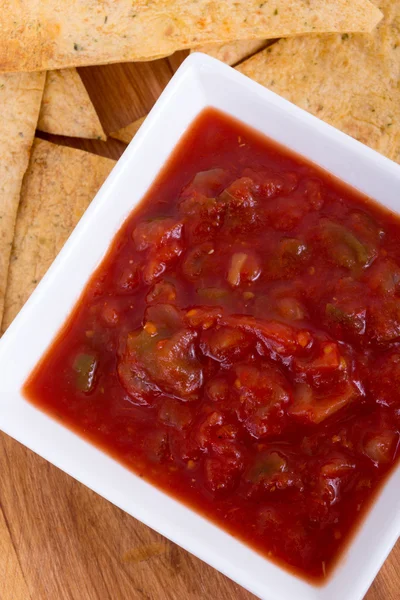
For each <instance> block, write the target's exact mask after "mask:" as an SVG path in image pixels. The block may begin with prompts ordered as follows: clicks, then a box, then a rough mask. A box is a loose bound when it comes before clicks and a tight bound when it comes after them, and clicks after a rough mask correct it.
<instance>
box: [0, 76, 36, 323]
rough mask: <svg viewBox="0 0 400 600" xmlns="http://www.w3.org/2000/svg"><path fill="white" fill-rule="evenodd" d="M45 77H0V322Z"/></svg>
mask: <svg viewBox="0 0 400 600" xmlns="http://www.w3.org/2000/svg"><path fill="white" fill-rule="evenodd" d="M44 81H45V73H3V74H0V106H1V121H0V319H1V317H2V314H3V307H4V294H5V291H6V283H7V273H8V265H9V260H10V253H11V245H12V240H13V236H14V227H15V218H16V215H17V210H18V204H19V201H20V192H21V185H22V179H23V177H24V173H25V171H26V169H27V167H28V162H29V153H30V150H31V146H32V142H33V138H34V135H35V129H36V124H37V120H38V116H39V110H40V103H41V100H42V94H43V87H44Z"/></svg>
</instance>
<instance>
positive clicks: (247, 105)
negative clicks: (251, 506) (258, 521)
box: [0, 54, 400, 600]
mask: <svg viewBox="0 0 400 600" xmlns="http://www.w3.org/2000/svg"><path fill="white" fill-rule="evenodd" d="M210 105H211V106H215V107H217V108H219V109H221V110H223V111H225V112H226V113H229V114H231V115H233V116H234V117H237V118H238V119H240V120H242V121H243V122H245V123H247V124H248V125H251V126H252V127H254V128H256V129H258V130H259V131H261V132H262V133H264V134H266V135H268V136H269V137H271V138H273V139H274V140H277V141H278V142H280V143H281V144H283V145H285V146H287V147H288V148H290V149H292V150H294V151H296V152H298V153H299V154H301V155H303V156H305V157H307V158H308V159H310V160H311V161H313V162H314V163H316V164H317V165H320V166H321V167H323V168H325V169H326V170H328V171H330V172H331V173H333V174H334V175H336V176H338V177H339V178H341V179H342V180H344V181H346V182H348V183H349V184H351V185H352V186H354V187H356V188H358V189H359V190H361V191H362V192H364V193H366V194H368V195H369V196H370V197H372V198H374V199H376V200H377V201H379V202H381V203H382V204H384V205H385V206H388V207H389V208H391V209H393V210H394V211H399V212H400V166H398V165H397V164H395V163H393V162H391V161H389V160H388V159H386V158H384V157H383V156H381V155H379V154H377V153H376V152H374V151H372V150H370V149H369V148H367V147H366V146H363V145H362V144H360V143H358V142H356V141H355V140H353V139H352V138H350V137H348V136H346V135H344V134H343V133H341V132H339V131H337V130H336V129H334V128H332V127H330V126H329V125H326V124H325V123H323V122H322V121H319V120H318V119H316V118H314V117H313V116H311V115H309V114H308V113H306V112H304V111H303V110H301V109H299V108H297V107H296V106H294V105H292V104H290V103H289V102H287V101H285V100H283V99H282V98H280V97H279V96H277V95H275V94H274V93H272V92H270V91H268V90H267V89H265V88H263V87H261V86H260V85H258V84H256V83H254V82H253V81H251V80H250V79H248V78H247V77H245V76H243V75H241V74H240V73H238V72H236V71H234V70H233V69H231V68H230V67H227V66H226V65H224V64H222V63H220V62H219V61H217V60H215V59H212V58H209V57H208V56H205V55H203V54H192V55H191V56H190V57H189V58H188V59H187V60H186V61H185V62H184V64H183V65H182V66H181V67H180V69H179V71H178V72H177V73H176V75H175V76H174V78H173V79H172V81H171V82H170V83H169V85H168V86H167V88H166V89H165V91H164V93H163V94H162V96H161V97H160V99H159V100H158V102H157V103H156V105H155V106H154V108H153V110H152V111H151V113H150V115H149V116H148V118H147V119H146V121H145V123H144V124H143V126H142V127H141V129H140V131H139V132H138V133H137V135H136V137H135V138H134V140H133V141H132V143H131V144H130V145H129V147H128V148H127V150H126V152H125V153H124V155H123V156H122V158H121V159H120V160H119V162H118V164H117V166H116V167H115V168H114V170H113V172H112V173H111V175H110V176H109V178H108V179H107V181H106V182H105V184H104V185H103V187H102V188H101V190H100V191H99V193H98V194H97V196H96V198H95V200H94V201H93V202H92V204H91V206H90V207H89V209H88V210H87V211H86V213H85V215H84V216H83V217H82V219H81V221H80V223H79V225H78V226H77V227H76V229H75V231H74V232H73V234H72V235H71V237H70V239H69V240H68V242H67V243H66V245H65V247H64V248H63V250H62V252H61V253H60V255H59V256H58V257H57V259H56V260H55V262H54V264H53V265H52V267H51V269H50V270H49V272H48V273H47V275H46V276H45V277H44V279H43V280H42V282H41V283H40V285H39V286H38V288H37V290H36V291H35V292H34V294H33V295H32V297H31V298H30V300H29V301H28V303H27V304H26V306H25V307H24V308H23V310H22V311H21V312H20V314H19V316H18V317H17V318H16V320H15V321H14V323H13V324H12V325H11V327H10V328H9V330H8V331H7V332H6V334H5V335H4V336H3V338H2V340H1V342H0V429H2V430H3V431H4V432H5V433H7V434H9V435H11V436H12V437H13V438H15V439H16V440H18V441H20V442H21V443H23V444H25V445H26V446H27V447H28V448H31V449H32V450H33V451H34V452H36V453H37V454H40V455H41V456H43V457H44V458H46V459H47V460H49V461H50V462H52V463H53V464H55V465H56V466H57V467H59V468H60V469H63V470H64V471H66V472H67V473H69V474H70V475H72V476H73V477H75V478H76V479H77V480H78V481H81V482H82V483H84V484H85V485H86V486H88V487H90V488H91V489H92V490H94V491H95V492H97V493H99V494H101V495H102V496H104V497H105V498H107V499H108V500H110V501H111V502H113V503H114V504H116V505H117V506H119V507H120V508H122V509H123V510H125V511H126V512H128V513H130V514H131V515H133V516H134V517H136V518H137V519H139V520H140V521H143V523H145V524H146V525H149V526H150V527H152V528H153V529H155V530H157V531H159V532H160V533H162V534H163V535H165V536H166V537H168V538H169V539H171V540H173V541H174V542H176V543H177V544H179V545H180V546H182V547H183V548H185V549H186V550H189V552H192V553H193V554H195V555H196V556H198V557H199V558H201V559H202V560H204V561H205V562H207V563H209V564H210V565H212V566H213V567H215V568H216V569H218V570H219V571H221V572H222V573H224V574H225V575H227V576H228V577H230V578H232V579H234V580H235V581H236V582H237V583H239V584H240V585H242V586H244V587H245V588H247V589H248V590H250V591H251V592H253V593H254V594H256V595H257V596H259V597H260V598H263V599H264V600H334V599H335V600H338V599H340V600H360V599H361V598H362V597H363V596H364V594H365V592H366V590H367V589H368V587H369V585H370V584H371V582H372V580H373V579H374V577H375V575H376V573H377V572H378V570H379V568H380V566H381V565H382V563H383V561H384V560H385V558H386V556H387V554H388V553H389V551H390V550H391V548H392V547H393V545H394V543H395V542H396V540H397V538H398V536H399V533H400V504H399V501H398V492H399V489H400V469H399V468H398V469H397V470H396V471H395V472H394V473H393V474H392V476H391V478H390V480H389V481H388V482H387V483H386V485H385V487H384V489H383V490H382V492H381V493H380V495H379V498H378V499H377V501H376V502H375V504H374V505H373V507H372V509H371V510H370V512H369V514H368V516H367V518H366V519H365V521H364V522H363V524H362V526H361V527H360V529H359V530H358V532H357V535H356V536H355V538H354V540H353V541H352V543H351V545H350V547H349V549H348V551H347V552H346V554H345V555H344V556H343V557H342V558H341V560H340V562H339V564H338V566H337V568H336V570H335V571H334V573H333V575H332V576H331V578H330V579H329V580H328V582H327V583H326V584H325V585H323V586H321V587H316V586H313V585H311V584H309V583H307V582H305V581H303V580H301V579H298V578H297V577H295V576H293V575H291V574H289V573H288V572H286V571H284V570H283V569H280V568H279V567H277V566H275V565H274V564H273V563H271V562H269V561H268V560H266V559H265V558H263V557H262V556H260V555H259V554H257V553H256V552H254V551H253V550H251V549H250V548H248V547H247V546H246V545H244V544H242V543H241V542H239V541H237V540H236V539H234V538H232V537H231V536H230V535H229V534H227V533H225V532H224V531H223V530H221V529H219V528H218V527H217V526H215V525H213V524H212V523H210V522H209V521H207V520H206V519H204V518H203V517H201V516H199V515H198V514H196V513H195V512H193V511H192V510H190V509H189V508H187V507H185V506H184V505H182V504H181V503H179V502H177V501H176V500H174V499H172V498H170V497H169V496H167V495H165V494H164V493H162V492H161V491H159V490H157V489H156V488H154V487H153V486H151V485H150V484H147V483H146V482H144V481H143V480H142V479H141V478H139V477H137V476H136V475H134V474H133V473H132V472H130V471H129V470H128V469H126V468H125V467H123V466H121V465H120V464H119V463H118V462H116V461H115V460H113V459H112V458H110V457H109V456H107V455H106V454H104V453H103V452H102V451H101V450H99V449H97V448H96V447H95V446H92V445H91V444H89V443H88V442H86V441H85V440H83V439H82V438H80V437H79V436H78V435H76V434H74V433H72V431H70V430H68V429H66V428H64V427H63V426H62V425H60V424H59V423H58V422H56V421H54V420H53V419H51V418H50V417H48V416H47V415H46V414H44V413H42V412H40V411H39V410H37V409H36V408H35V407H34V406H32V405H31V404H29V402H27V401H26V400H25V399H24V397H23V396H22V394H21V387H22V385H23V383H24V382H25V380H26V378H27V377H28V375H29V373H30V372H31V370H32V368H33V367H34V366H35V364H36V363H37V362H38V360H39V358H40V357H41V356H42V354H43V353H44V351H45V350H46V348H47V347H48V346H49V344H50V342H51V341H52V340H53V338H54V336H55V335H56V333H57V332H58V330H59V329H60V327H61V326H62V325H63V323H64V321H65V319H66V318H67V316H68V314H69V313H70V311H71V309H72V307H73V305H74V303H75V302H76V300H77V299H78V297H79V296H80V294H81V292H82V289H83V288H84V286H85V284H86V282H87V280H88V278H89V277H90V275H91V274H92V273H93V271H94V269H95V268H96V267H97V265H98V264H99V262H100V261H101V260H102V258H103V257H104V254H105V252H106V250H107V248H108V246H109V244H110V242H111V240H112V239H113V237H114V235H115V234H116V232H117V231H118V229H119V227H120V225H121V224H122V223H123V221H124V220H125V218H126V217H127V216H128V214H129V213H130V211H131V210H132V209H133V208H134V207H135V206H136V204H137V203H138V202H139V201H140V199H141V198H142V197H143V195H144V193H145V192H146V190H147V189H148V188H149V187H150V186H151V184H152V182H153V180H154V178H155V176H156V175H157V173H158V171H159V169H160V167H161V166H162V165H163V163H164V162H165V160H166V159H167V158H168V156H169V154H170V152H171V150H172V149H173V148H174V146H175V145H176V143H177V142H178V140H179V138H180V136H181V135H182V134H183V132H184V131H185V130H186V128H187V127H188V125H189V124H190V123H191V122H192V120H193V119H194V118H195V117H196V116H197V115H198V113H199V112H200V111H201V110H202V109H203V108H204V107H206V106H210ZM93 231H95V232H96V235H95V236H93Z"/></svg>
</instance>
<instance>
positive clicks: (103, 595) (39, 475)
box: [0, 53, 400, 600]
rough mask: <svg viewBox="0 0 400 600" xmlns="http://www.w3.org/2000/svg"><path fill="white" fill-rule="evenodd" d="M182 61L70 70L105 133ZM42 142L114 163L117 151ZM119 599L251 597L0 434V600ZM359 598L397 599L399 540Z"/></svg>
mask: <svg viewBox="0 0 400 600" xmlns="http://www.w3.org/2000/svg"><path fill="white" fill-rule="evenodd" d="M184 57H185V54H184V53H180V54H177V55H174V56H173V57H171V58H169V59H164V60H159V61H155V62H151V63H137V64H125V65H110V66H104V67H87V68H83V69H80V74H81V76H82V79H83V81H84V83H85V85H86V87H87V89H88V91H89V93H90V96H91V98H92V101H93V103H94V105H95V107H96V109H97V112H98V114H99V117H100V119H101V121H102V124H103V126H104V129H105V130H106V132H110V131H115V130H117V129H119V128H120V127H123V126H125V125H127V124H128V123H129V122H131V121H133V120H135V119H137V118H139V117H142V116H143V115H145V114H146V113H147V112H148V111H149V110H150V109H151V107H152V106H153V104H154V102H155V100H156V99H157V98H158V96H159V94H160V93H161V91H162V90H163V88H164V87H165V85H166V84H167V82H168V81H169V79H170V78H171V76H172V74H173V72H174V71H175V70H176V68H177V67H178V66H179V64H180V62H181V61H182V59H183V58H184ZM43 137H46V138H47V139H50V140H52V141H57V142H58V143H63V144H66V145H70V146H74V147H77V148H82V149H84V150H88V151H91V152H96V153H98V154H102V155H103V156H108V157H110V158H115V159H117V158H119V156H120V155H121V153H122V152H123V150H124V147H125V146H124V145H123V144H121V143H119V142H117V141H116V140H112V139H111V140H109V141H108V142H99V141H88V140H87V141H86V140H85V141H81V140H73V139H71V138H59V137H55V136H43ZM128 599H129V600H214V599H216V600H251V599H253V600H254V596H253V595H252V594H250V593H248V592H246V591H245V590H243V589H242V588H240V587H239V586H238V585H236V584H235V583H233V582H232V581H230V580H229V579H227V578H226V577H224V576H223V575H221V574H220V573H218V572H217V571H215V570H214V569H212V568H211V567H208V566H207V565H206V564H205V563H203V562H201V561H200V560H198V559H197V558H194V557H193V556H192V555H190V554H189V553H187V552H185V551H184V550H181V549H180V548H179V547H178V546H176V545H175V544H172V543H171V542H169V541H168V540H166V539H164V538H163V537H162V536H160V535H158V534H156V533H155V532H153V531H152V530H151V529H149V528H148V527H145V526H144V525H142V524H141V523H139V522H138V521H136V520H135V519H133V518H132V517H130V516H128V515H127V514H125V513H123V512H122V511H121V510H119V509H118V508H116V507H115V506H113V505H111V504H110V503H109V502H107V501H106V500H104V499H102V498H100V497H99V496H97V495H96V494H95V493H94V492H91V491H90V490H88V489H87V488H86V487H84V486H83V485H81V484H79V483H77V482H76V481H75V480H73V479H72V478H70V477H68V476H67V475H65V474H64V473H62V472H61V471H59V470H58V469H56V468H55V467H53V466H52V465H50V464H49V463H47V462H46V461H44V460H43V459H41V458H39V457H38V456H36V455H35V454H33V453H32V452H31V451H29V450H27V449H26V448H24V447H23V446H21V445H20V444H18V443H17V442H15V441H13V440H12V439H11V438H9V437H8V436H6V435H4V434H0V600H128ZM366 599H367V600H400V543H398V544H397V546H396V548H395V550H394V551H393V552H392V554H391V556H390V557H389V559H388V560H387V561H386V563H385V565H384V567H383V568H382V570H381V572H380V573H379V575H378V577H377V578H376V580H375V582H374V583H373V585H372V587H371V589H370V590H369V592H368V594H367V596H366ZM277 600H279V598H277ZM293 600H296V599H295V598H294V599H293ZM335 600H341V599H340V598H337V599H335Z"/></svg>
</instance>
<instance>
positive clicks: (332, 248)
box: [323, 220, 376, 268]
mask: <svg viewBox="0 0 400 600" xmlns="http://www.w3.org/2000/svg"><path fill="white" fill-rule="evenodd" d="M323 227H324V230H325V232H326V233H327V234H328V237H329V238H330V240H329V243H328V246H327V250H328V252H329V254H330V255H331V257H332V258H333V260H334V261H335V262H336V263H337V265H338V266H341V267H346V268H352V267H354V266H355V264H358V265H359V266H361V267H366V266H368V264H369V263H370V262H371V261H372V260H373V258H375V254H376V252H375V249H374V248H370V247H368V246H366V245H364V244H363V243H362V242H360V240H359V239H358V238H357V237H356V236H355V235H354V233H352V232H351V231H350V230H349V229H347V228H346V227H344V226H343V225H340V224H339V223H334V222H333V221H328V220H326V221H325V222H324V225H323Z"/></svg>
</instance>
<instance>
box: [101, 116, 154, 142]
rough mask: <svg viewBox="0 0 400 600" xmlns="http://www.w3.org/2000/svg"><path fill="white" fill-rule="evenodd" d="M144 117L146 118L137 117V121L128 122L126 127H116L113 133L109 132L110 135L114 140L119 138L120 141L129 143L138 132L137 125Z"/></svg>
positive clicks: (139, 124)
mask: <svg viewBox="0 0 400 600" xmlns="http://www.w3.org/2000/svg"><path fill="white" fill-rule="evenodd" d="M145 118H146V116H144V117H141V118H140V119H137V121H133V123H130V124H129V125H127V126H126V127H123V128H122V129H118V131H114V132H113V133H110V137H113V138H115V139H116V140H120V141H121V142H124V143H125V144H129V142H130V141H131V140H132V139H133V137H134V136H135V134H136V133H137V132H138V130H139V127H140V126H141V125H142V123H143V121H144V120H145Z"/></svg>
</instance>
